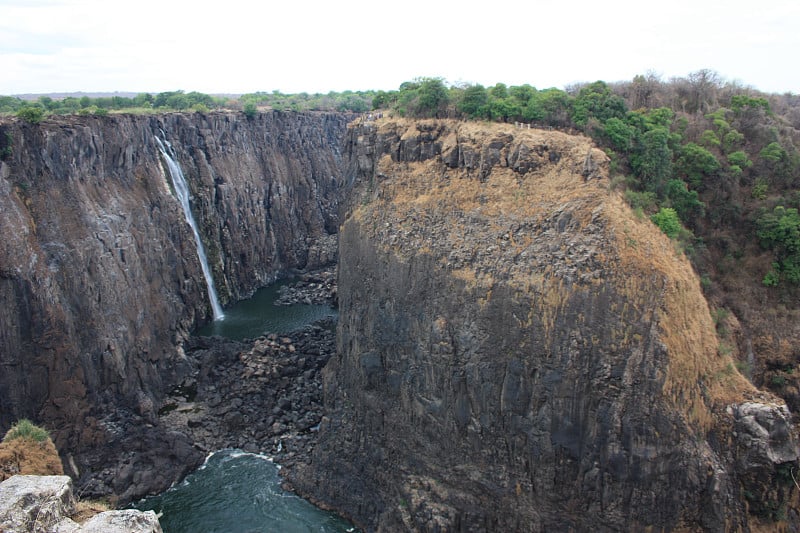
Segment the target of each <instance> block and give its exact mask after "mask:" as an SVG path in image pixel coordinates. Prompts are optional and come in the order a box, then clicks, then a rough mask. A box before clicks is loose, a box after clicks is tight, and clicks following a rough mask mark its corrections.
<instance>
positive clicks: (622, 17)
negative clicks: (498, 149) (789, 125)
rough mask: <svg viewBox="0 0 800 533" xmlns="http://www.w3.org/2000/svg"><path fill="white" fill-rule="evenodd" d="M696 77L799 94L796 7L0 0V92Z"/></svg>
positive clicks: (711, 2)
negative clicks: (425, 79)
mask: <svg viewBox="0 0 800 533" xmlns="http://www.w3.org/2000/svg"><path fill="white" fill-rule="evenodd" d="M701 68H709V69H712V70H714V71H716V72H718V73H719V74H720V76H722V77H723V78H724V79H726V80H735V81H739V82H741V83H743V84H744V85H748V86H752V87H755V88H757V89H760V90H762V91H767V92H779V93H783V92H792V93H800V2H797V0H770V1H763V2H757V1H756V2H754V1H752V0H750V1H747V2H745V1H742V0H725V1H721V0H720V1H717V0H672V1H670V2H658V3H656V2H643V1H641V0H606V1H601V0H595V1H591V2H590V1H585V0H572V1H560V2H559V1H554V0H548V1H546V2H544V1H536V0H528V1H524V2H521V1H516V0H506V1H492V2H489V1H485V0H459V1H457V2H456V1H450V0H398V1H395V2H375V1H366V0H339V1H337V0H326V1H318V0H278V1H274V0H273V1H270V0H267V1H261V2H259V1H258V0H226V1H222V2H206V1H203V0H194V1H184V0H135V1H126V2H120V1H118V0H0V95H2V94H5V95H8V94H20V93H47V92H73V91H88V92H96V91H130V92H152V93H156V92H161V91H172V90H179V89H180V90H185V91H187V92H188V91H200V92H205V93H246V92H254V91H272V90H279V91H282V92H287V93H289V92H302V91H305V92H309V93H314V92H323V93H325V92H328V91H331V90H333V91H342V90H346V89H352V90H364V89H384V90H390V89H397V88H398V86H399V85H400V84H401V83H402V82H403V81H408V80H411V79H413V78H415V77H419V76H438V77H442V78H444V79H445V80H446V81H447V82H449V83H454V82H462V81H463V82H472V83H481V84H483V85H487V86H488V85H494V84H495V83H497V82H504V83H506V84H508V85H519V84H523V83H530V84H531V85H533V86H535V87H537V88H540V89H541V88H547V87H559V88H563V87H564V86H566V85H569V84H572V83H575V82H583V81H595V80H598V79H602V80H605V81H608V82H612V81H620V80H630V79H632V78H633V76H635V75H636V74H645V73H647V72H648V71H652V72H654V73H656V74H659V75H661V76H662V77H663V78H664V79H668V78H670V77H672V76H685V75H687V74H688V73H690V72H693V71H696V70H699V69H701Z"/></svg>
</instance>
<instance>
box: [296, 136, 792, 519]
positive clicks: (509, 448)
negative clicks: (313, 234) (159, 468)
mask: <svg viewBox="0 0 800 533" xmlns="http://www.w3.org/2000/svg"><path fill="white" fill-rule="evenodd" d="M348 150H349V153H350V165H349V170H348V175H347V176H346V178H347V180H348V182H349V183H350V184H351V185H352V186H353V188H354V189H353V192H352V193H351V196H350V200H349V202H350V203H349V207H348V209H347V214H346V217H345V218H344V220H343V225H342V229H341V232H340V248H339V256H340V262H339V286H338V297H339V305H340V314H339V326H338V328H339V329H338V339H337V343H338V353H337V355H336V356H335V357H334V358H332V359H331V362H330V363H329V364H328V366H327V367H326V369H325V371H324V375H325V402H326V408H327V409H328V413H327V415H326V417H325V418H324V419H323V422H322V424H321V428H320V435H319V443H318V445H317V447H316V449H315V451H314V455H313V461H312V463H311V464H310V465H307V466H305V467H303V468H300V467H295V468H294V469H293V470H292V471H291V472H290V481H291V482H292V483H293V486H294V487H295V488H296V489H298V490H299V491H300V492H303V493H305V494H306V495H309V496H310V497H312V498H313V499H315V500H316V501H317V502H319V503H320V504H322V505H325V506H330V507H333V508H335V509H337V510H338V511H340V512H342V513H343V514H345V515H346V516H349V517H351V518H352V519H354V520H355V521H356V522H357V523H360V524H361V525H363V526H364V527H365V528H366V529H368V530H378V531H398V530H413V531H565V530H575V531H588V530H597V531H638V530H647V528H652V530H656V531H661V530H664V531H670V530H689V531H700V530H702V531H725V530H737V529H740V528H741V529H744V530H746V529H747V528H748V527H749V526H750V524H751V523H753V521H754V520H777V519H779V518H781V517H778V516H771V515H770V513H771V512H772V511H771V510H776V509H780V508H782V509H783V510H784V511H786V510H787V507H786V502H787V501H789V500H790V498H791V497H792V494H794V492H796V489H795V487H794V484H793V483H792V480H791V478H790V477H788V476H786V474H787V473H789V472H790V469H791V468H792V467H796V461H797V457H798V454H797V444H796V441H795V438H794V436H793V430H792V428H791V425H790V422H789V413H788V411H787V410H786V407H785V406H784V405H783V403H782V402H780V401H779V400H776V399H775V398H773V397H771V396H769V395H768V394H764V393H761V392H759V391H756V390H755V389H754V388H753V387H752V386H751V385H750V384H749V383H748V382H747V381H746V380H745V379H744V378H743V377H742V376H741V375H740V374H739V373H738V371H737V370H736V368H735V366H734V365H733V362H732V360H731V359H730V358H729V357H728V356H727V355H725V354H724V353H719V350H718V346H719V343H718V339H717V336H716V333H715V329H714V325H713V322H712V319H711V316H710V313H709V309H708V306H707V304H706V302H705V300H704V298H703V295H702V293H701V291H700V286H699V282H698V279H697V276H696V275H695V274H694V272H693V271H692V269H691V266H690V265H689V263H688V262H687V261H686V260H685V258H684V257H683V256H682V255H681V254H680V253H679V252H676V250H675V247H674V246H673V243H672V242H670V241H669V239H668V238H666V237H665V236H664V235H663V234H661V233H660V231H659V230H658V228H656V227H655V226H654V225H653V224H651V223H650V222H649V221H648V220H647V219H646V218H644V217H637V216H635V215H634V214H633V213H632V212H631V210H630V209H629V208H628V207H627V205H626V204H625V203H624V202H623V201H622V199H621V198H620V197H619V195H618V193H615V192H610V191H609V190H608V180H607V178H606V176H607V165H608V163H607V158H606V156H605V155H604V154H603V153H602V152H601V151H599V150H596V149H593V148H592V147H591V145H590V142H589V141H588V140H587V139H585V138H582V137H576V136H568V135H565V134H562V133H558V132H543V131H536V130H527V129H526V130H522V129H517V128H515V127H512V126H510V125H476V124H472V123H454V122H444V121H442V122H438V121H429V122H419V123H414V122H405V121H384V122H383V123H382V124H380V125H376V124H373V123H366V124H362V125H360V126H358V127H355V128H353V129H352V130H351V131H350V135H349V141H348ZM781 506H783V507H781ZM788 514H789V515H791V514H792V513H791V512H789V513H788ZM786 515H787V513H786V512H784V515H783V516H784V517H785V516H786Z"/></svg>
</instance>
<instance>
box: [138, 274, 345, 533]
mask: <svg viewBox="0 0 800 533" xmlns="http://www.w3.org/2000/svg"><path fill="white" fill-rule="evenodd" d="M290 282H291V280H287V281H283V282H278V283H276V284H274V285H271V286H269V287H266V288H264V289H261V290H259V291H258V292H256V294H255V295H254V296H253V297H252V298H250V299H249V300H245V301H241V302H238V303H236V304H234V305H233V306H231V307H230V308H228V309H225V318H224V319H223V320H219V321H215V322H212V323H211V324H208V325H206V326H205V327H203V328H201V329H199V330H198V331H196V332H195V333H196V334H197V335H221V336H224V337H228V338H231V339H236V340H242V339H252V338H255V337H258V336H260V335H263V334H265V333H289V332H291V331H293V330H296V329H299V328H301V327H303V326H305V325H308V324H310V323H311V322H314V321H316V320H320V319H322V318H325V317H329V316H336V310H335V309H333V308H331V307H329V306H327V305H302V304H299V305H290V306H276V305H274V302H275V299H276V298H277V297H278V289H279V288H280V287H281V286H282V285H284V284H286V283H290ZM280 484H281V478H280V476H279V474H278V466H277V465H275V464H274V463H272V461H271V460H270V459H269V458H267V457H265V456H263V455H257V454H252V453H246V452H243V451H240V450H221V451H218V452H216V453H214V454H212V455H210V456H209V457H208V459H207V460H206V462H205V464H204V465H203V466H202V467H200V468H199V469H198V470H196V471H195V472H194V473H192V474H190V475H189V476H187V477H186V479H185V480H184V481H183V482H182V483H180V484H179V485H176V486H175V487H172V488H171V489H169V490H168V491H166V492H164V493H162V494H159V495H157V496H153V497H150V498H147V499H145V500H142V501H140V502H138V503H137V504H136V505H135V507H136V508H137V509H141V510H143V511H146V510H153V511H155V512H156V513H162V514H161V517H160V518H159V521H160V522H161V527H162V529H163V530H164V533H267V532H269V533H273V532H275V533H278V532H280V533H284V532H285V533H312V532H313V533H338V532H346V531H355V529H354V528H353V527H352V525H350V524H348V523H347V522H345V521H344V520H342V519H341V518H339V517H338V516H336V515H335V514H333V513H329V512H326V511H323V510H321V509H318V508H317V507H315V506H314V505H312V504H311V503H309V502H307V501H306V500H304V499H302V498H300V497H298V496H297V495H295V494H293V493H291V492H287V491H284V490H283V489H282V488H281V486H280Z"/></svg>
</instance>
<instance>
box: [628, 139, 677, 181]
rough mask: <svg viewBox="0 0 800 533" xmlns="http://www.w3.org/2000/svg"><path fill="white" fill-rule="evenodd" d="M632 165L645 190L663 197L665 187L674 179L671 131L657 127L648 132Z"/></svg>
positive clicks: (637, 149)
mask: <svg viewBox="0 0 800 533" xmlns="http://www.w3.org/2000/svg"><path fill="white" fill-rule="evenodd" d="M631 165H632V167H633V170H634V172H636V175H637V176H638V177H639V179H640V180H641V182H642V186H643V187H644V189H645V190H647V191H652V192H655V193H656V194H657V195H658V196H659V197H663V193H664V185H665V184H666V182H667V180H668V179H669V178H671V177H672V150H671V149H670V148H669V130H667V129H666V128H663V127H655V128H653V129H651V130H648V131H646V132H645V133H644V134H643V135H642V136H641V143H640V145H639V146H638V147H637V148H636V150H635V152H634V154H633V155H632V157H631Z"/></svg>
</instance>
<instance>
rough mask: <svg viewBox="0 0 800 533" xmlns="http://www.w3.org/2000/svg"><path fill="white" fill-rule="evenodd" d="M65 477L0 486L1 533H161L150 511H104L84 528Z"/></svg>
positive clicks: (14, 480) (24, 479)
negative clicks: (76, 518)
mask: <svg viewBox="0 0 800 533" xmlns="http://www.w3.org/2000/svg"><path fill="white" fill-rule="evenodd" d="M74 510H75V497H74V496H73V493H72V480H71V479H70V478H69V477H68V476H22V475H18V476H13V477H11V478H9V479H7V480H5V481H4V482H2V483H0V531H2V532H4V533H22V532H31V533H45V532H48V533H162V530H161V525H160V524H159V523H158V518H157V517H156V515H155V513H154V512H152V511H147V512H142V511H136V510H132V509H128V510H121V511H106V512H103V513H100V514H98V515H95V516H94V517H92V518H91V519H89V520H88V521H87V522H86V523H84V524H83V525H80V524H77V523H75V522H74V521H73V520H71V519H70V518H69V516H70V515H71V514H72V513H73V512H74Z"/></svg>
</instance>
